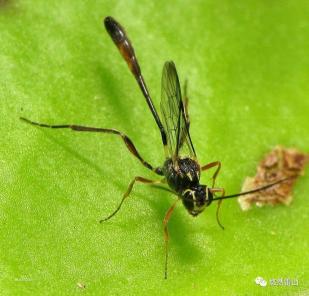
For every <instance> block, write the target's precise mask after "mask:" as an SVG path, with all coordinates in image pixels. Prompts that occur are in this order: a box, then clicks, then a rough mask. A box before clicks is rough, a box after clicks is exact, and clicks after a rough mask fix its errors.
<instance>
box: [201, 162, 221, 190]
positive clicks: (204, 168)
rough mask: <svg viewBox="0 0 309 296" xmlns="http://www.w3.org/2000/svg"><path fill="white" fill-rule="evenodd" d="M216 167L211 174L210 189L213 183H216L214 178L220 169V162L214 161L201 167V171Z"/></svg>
mask: <svg viewBox="0 0 309 296" xmlns="http://www.w3.org/2000/svg"><path fill="white" fill-rule="evenodd" d="M215 166H216V167H217V169H216V171H215V173H214V174H213V176H212V186H211V187H212V188H213V187H214V186H215V183H216V178H217V176H218V174H219V172H220V169H221V162H220V161H214V162H211V163H208V164H205V165H203V166H202V167H201V171H206V170H208V169H211V168H213V167H215Z"/></svg>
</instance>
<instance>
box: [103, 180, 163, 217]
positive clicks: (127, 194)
mask: <svg viewBox="0 0 309 296" xmlns="http://www.w3.org/2000/svg"><path fill="white" fill-rule="evenodd" d="M135 182H140V183H144V184H148V185H151V184H160V183H165V179H162V180H149V179H146V178H143V177H139V176H137V177H135V178H134V179H133V180H132V181H131V182H130V184H129V187H128V189H127V191H126V192H125V193H124V195H123V197H122V200H121V202H120V204H119V205H118V207H117V208H116V210H115V211H114V212H113V213H112V214H110V215H109V216H108V217H106V218H104V219H101V220H100V223H102V222H104V221H107V220H109V219H110V218H112V217H113V216H115V215H116V214H117V212H118V211H119V210H120V208H121V206H122V204H123V202H124V201H125V199H126V198H127V197H128V196H129V195H130V193H131V191H132V189H133V186H134V184H135Z"/></svg>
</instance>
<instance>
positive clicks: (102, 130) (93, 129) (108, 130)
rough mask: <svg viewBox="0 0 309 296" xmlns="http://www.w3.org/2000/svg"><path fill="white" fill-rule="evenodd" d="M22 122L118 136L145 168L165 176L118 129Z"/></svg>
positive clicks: (22, 118)
mask: <svg viewBox="0 0 309 296" xmlns="http://www.w3.org/2000/svg"><path fill="white" fill-rule="evenodd" d="M20 119H21V120H23V121H25V122H27V123H30V124H32V125H36V126H40V127H47V128H54V129H60V128H69V129H71V130H73V131H77V132H98V133H107V134H114V135H118V136H120V137H121V138H122V140H123V141H124V143H125V144H126V146H127V148H128V149H129V151H130V152H131V153H132V154H133V155H134V156H135V157H136V158H138V160H139V161H140V162H141V163H142V164H143V166H145V167H146V168H147V169H150V170H152V171H154V172H155V173H156V174H158V175H161V176H162V175H163V173H162V170H161V168H160V167H158V168H154V167H153V166H152V165H150V164H149V163H148V162H147V161H145V160H144V159H143V158H142V157H141V156H140V154H139V153H138V151H137V149H136V148H135V146H134V144H133V142H132V141H131V139H130V138H129V137H128V136H127V135H125V134H124V133H122V132H120V131H118V130H116V129H112V128H98V127H88V126H81V125H75V124H62V125H50V124H45V123H38V122H34V121H31V120H29V119H27V118H24V117H20Z"/></svg>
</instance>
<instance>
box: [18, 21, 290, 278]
mask: <svg viewBox="0 0 309 296" xmlns="http://www.w3.org/2000/svg"><path fill="white" fill-rule="evenodd" d="M104 24H105V28H106V30H107V32H108V34H109V35H110V37H111V38H112V40H113V42H114V43H115V45H116V46H117V47H118V49H119V51H120V53H121V55H122V57H123V58H124V60H125V61H126V62H127V64H128V66H129V69H130V70H131V72H132V74H133V75H134V77H135V79H136V81H137V83H138V85H139V87H140V89H141V91H142V93H143V95H144V97H145V99H146V102H147V104H148V106H149V109H150V111H151V113H152V115H153V117H154V119H155V121H156V124H157V126H158V128H159V131H160V134H161V138H162V143H163V147H164V151H165V161H164V163H163V165H162V166H159V167H154V166H152V165H151V164H150V163H148V162H147V161H145V160H144V159H143V158H142V156H141V155H140V153H139V152H138V150H137V149H136V147H135V145H134V144H133V142H132V141H131V139H130V138H129V137H128V136H127V135H125V134H124V133H122V132H120V131H118V130H116V129H110V128H97V127H88V126H80V125H75V124H62V125H49V124H45V123H38V122H34V121H31V120H29V119H26V118H24V117H21V118H20V119H22V120H23V121H25V122H27V123H30V124H32V125H36V126H40V127H45V128H53V129H64V128H67V129H71V130H73V131H78V132H99V133H108V134H114V135H117V136H119V137H121V138H122V140H123V141H124V143H125V145H126V146H127V148H128V150H129V151H130V152H131V153H132V154H133V155H134V156H135V157H136V158H137V159H138V160H139V161H140V162H141V163H142V165H144V166H145V167H146V168H147V169H150V170H152V171H153V172H154V173H155V174H157V175H159V176H160V177H161V178H160V180H150V179H146V178H144V177H140V176H136V177H135V178H134V179H133V180H132V181H131V183H130V184H129V187H128V189H127V191H126V192H125V193H124V195H123V197H122V200H121V201H120V203H119V205H118V207H117V208H116V210H115V211H114V212H113V213H112V214H110V215H109V216H107V217H106V218H104V219H102V220H100V222H104V221H107V220H109V219H110V218H112V217H113V216H115V215H116V213H117V212H118V211H119V210H120V208H121V206H122V205H123V203H124V201H125V200H126V198H127V197H128V196H129V195H130V193H131V191H132V189H133V186H134V185H135V183H136V182H139V183H143V184H148V185H151V184H152V185H153V184H160V183H163V184H167V185H168V186H169V191H171V192H172V193H174V194H175V195H176V196H177V199H176V201H174V203H173V204H172V205H171V207H170V208H169V209H168V210H167V212H166V214H165V217H164V219H163V226H164V245H165V268H164V274H165V278H167V262H168V241H169V233H168V228H167V225H168V221H169V219H170V218H171V215H172V213H173V211H174V209H175V207H176V204H177V203H178V202H179V201H182V203H183V205H184V207H185V208H186V209H187V210H188V212H189V214H191V215H192V216H197V215H199V214H200V213H202V212H203V211H204V210H205V208H206V207H208V206H209V205H210V204H211V203H212V202H214V201H216V202H218V203H217V212H216V219H217V222H218V224H219V226H220V227H221V228H222V229H224V227H223V225H222V224H221V222H220V220H219V209H220V205H221V202H222V200H224V199H228V198H234V197H237V196H240V195H245V194H250V193H254V192H257V191H260V190H265V189H267V188H269V187H272V186H274V185H276V184H278V183H281V182H283V181H285V179H282V180H279V181H277V182H274V183H272V184H269V185H266V186H264V187H260V188H257V189H255V190H251V191H247V192H242V193H238V194H233V195H228V196H226V195H225V191H224V189H223V188H216V187H215V182H216V178H217V176H218V173H219V171H220V168H221V163H220V161H214V162H211V163H208V164H206V165H202V166H201V165H200V164H199V163H198V161H197V157H196V153H195V149H194V146H193V144H192V140H191V137H190V133H189V128H190V119H189V115H188V97H187V94H186V87H185V91H184V99H183V98H182V95H181V88H180V83H179V79H178V75H177V71H176V67H175V64H174V62H172V61H168V62H166V63H165V64H164V67H163V73H162V81H161V85H162V92H161V104H160V107H161V113H162V114H161V115H162V121H161V119H160V116H159V115H158V112H157V110H156V108H155V106H154V104H153V101H152V99H151V97H150V94H149V92H148V89H147V86H146V83H145V81H144V78H143V75H142V72H141V69H140V66H139V63H138V61H137V58H136V56H135V52H134V49H133V46H132V44H131V42H130V40H129V38H128V36H127V34H126V32H125V30H124V29H123V27H122V26H121V25H120V24H119V23H118V22H117V21H116V20H115V19H113V18H112V17H110V16H108V17H106V18H105V19H104ZM211 168H216V170H215V172H214V174H213V176H212V185H211V186H207V185H202V184H200V182H199V181H200V175H201V172H203V171H206V170H208V169H211ZM216 194H220V196H216Z"/></svg>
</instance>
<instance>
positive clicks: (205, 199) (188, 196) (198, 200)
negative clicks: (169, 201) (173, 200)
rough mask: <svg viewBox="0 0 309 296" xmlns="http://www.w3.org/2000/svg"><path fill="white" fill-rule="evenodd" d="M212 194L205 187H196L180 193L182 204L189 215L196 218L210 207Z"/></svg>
mask: <svg viewBox="0 0 309 296" xmlns="http://www.w3.org/2000/svg"><path fill="white" fill-rule="evenodd" d="M212 200H213V194H212V192H211V191H210V189H209V188H207V187H206V186H205V185H197V186H195V187H192V188H189V189H186V190H184V191H183V193H182V202H183V205H184V206H185V208H186V209H187V210H188V212H189V214H191V215H192V216H197V215H198V214H200V213H201V212H203V211H204V209H205V208H206V207H207V206H209V205H210V203H211V202H212Z"/></svg>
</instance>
